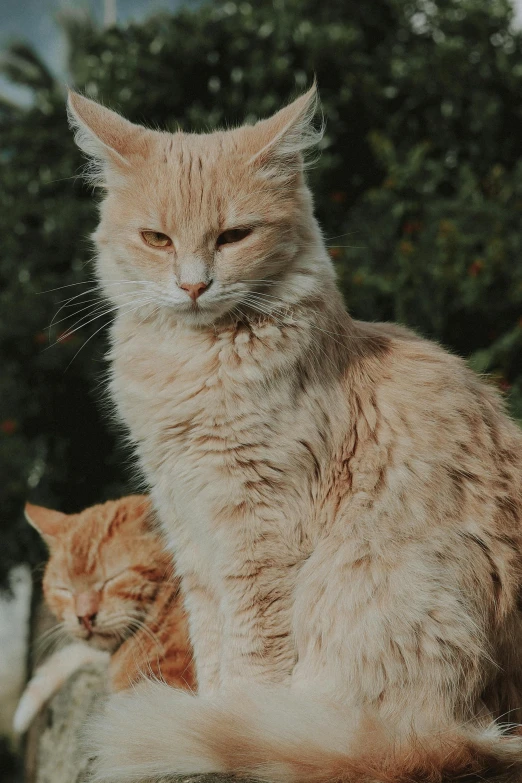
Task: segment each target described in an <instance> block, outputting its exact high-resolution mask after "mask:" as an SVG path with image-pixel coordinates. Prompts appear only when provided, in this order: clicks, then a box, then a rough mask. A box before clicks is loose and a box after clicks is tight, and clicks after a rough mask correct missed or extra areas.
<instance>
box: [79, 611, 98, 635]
mask: <svg viewBox="0 0 522 783" xmlns="http://www.w3.org/2000/svg"><path fill="white" fill-rule="evenodd" d="M78 623H79V624H80V625H83V626H84V627H85V630H86V631H89V632H91V631H92V629H93V626H94V625H95V623H96V613H95V614H84V615H83V616H81V617H78Z"/></svg>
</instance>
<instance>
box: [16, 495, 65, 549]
mask: <svg viewBox="0 0 522 783" xmlns="http://www.w3.org/2000/svg"><path fill="white" fill-rule="evenodd" d="M24 514H25V518H26V520H27V521H28V522H29V524H30V525H32V526H33V527H34V529H35V530H38V532H39V533H40V535H41V536H42V538H43V540H44V541H45V542H46V543H47V544H48V545H49V546H51V545H52V543H53V541H54V539H55V538H56V536H58V535H59V534H60V532H61V531H62V530H63V529H64V526H65V525H66V524H67V514H62V512H61V511H53V510H52V509H50V508H44V507H43V506H33V504H32V503H26V504H25V508H24Z"/></svg>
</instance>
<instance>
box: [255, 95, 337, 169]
mask: <svg viewBox="0 0 522 783" xmlns="http://www.w3.org/2000/svg"><path fill="white" fill-rule="evenodd" d="M318 103H319V97H318V94H317V85H316V83H315V81H314V83H313V85H312V86H311V87H310V89H309V90H308V92H305V93H304V95H301V96H300V97H299V98H297V99H296V100H295V101H293V102H292V103H290V104H289V105H288V106H285V107H284V109H280V111H278V112H277V113H276V114H274V115H273V116H272V117H269V118H268V119H267V120H261V121H260V122H258V123H257V124H256V125H255V126H254V128H253V129H252V130H253V133H254V134H255V137H256V142H257V144H258V145H259V147H260V149H259V150H258V151H257V152H255V153H254V155H253V156H252V158H251V159H250V162H257V163H258V164H259V163H260V164H261V165H270V164H272V165H278V166H279V167H290V168H291V169H293V170H294V171H295V169H296V167H297V168H299V169H301V168H302V167H303V164H304V159H303V156H304V153H306V152H307V150H309V149H310V148H312V147H315V146H316V145H317V144H319V142H320V141H321V139H322V137H323V133H324V125H321V126H320V127H319V128H316V127H314V125H313V119H314V116H315V113H316V111H317V106H318Z"/></svg>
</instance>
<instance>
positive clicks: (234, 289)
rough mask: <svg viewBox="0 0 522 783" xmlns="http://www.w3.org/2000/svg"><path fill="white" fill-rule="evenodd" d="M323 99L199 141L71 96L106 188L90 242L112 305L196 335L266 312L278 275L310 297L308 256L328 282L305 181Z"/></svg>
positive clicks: (81, 141)
mask: <svg viewBox="0 0 522 783" xmlns="http://www.w3.org/2000/svg"><path fill="white" fill-rule="evenodd" d="M316 101H317V96H316V90H315V86H314V87H312V89H310V90H309V91H308V92H307V93H306V94H304V95H302V96H301V97H300V98H298V99H297V100H296V101H294V102H293V103H291V104H290V105H289V106H287V107H285V108H283V109H281V110H280V111H279V112H278V113H277V114H275V115H274V116H272V117H270V118H269V119H266V120H261V121H259V122H257V123H256V124H255V125H251V126H243V127H240V128H237V129H234V130H227V131H218V132H214V133H208V134H194V133H182V132H177V133H167V132H159V131H153V130H147V129H145V128H143V127H141V126H138V125H134V124H132V123H130V122H128V121H127V120H125V119H123V118H122V117H120V116H119V115H118V114H116V113H114V112H113V111H110V110H109V109H106V108H104V107H103V106H100V105H99V104H97V103H95V102H94V101H91V100H89V99H87V98H84V97H82V96H80V95H78V94H76V93H71V94H70V97H69V116H70V120H71V124H72V126H73V127H74V128H75V130H76V141H77V143H78V145H79V146H80V148H81V149H82V150H83V151H84V152H86V154H87V155H88V156H89V157H90V158H91V161H92V172H93V179H94V180H95V181H96V182H97V184H100V185H101V186H102V187H103V188H104V189H105V190H106V196H105V198H104V200H103V202H102V205H101V222H100V225H99V228H98V230H97V231H96V234H95V241H96V244H97V247H98V251H99V255H98V274H99V277H100V279H101V282H102V286H103V288H104V291H105V293H106V295H107V296H108V297H109V298H110V299H111V300H112V301H113V303H114V304H116V305H121V306H122V311H125V309H127V310H128V311H129V312H130V311H131V310H132V309H133V307H135V306H138V305H139V303H140V302H141V305H140V306H141V307H142V308H145V312H146V310H147V308H148V310H149V312H152V311H153V310H157V311H160V312H161V313H162V314H172V315H173V316H174V317H175V319H176V320H177V321H179V320H183V321H184V322H186V323H187V324H189V325H190V326H198V325H206V324H211V323H214V322H215V321H216V320H218V319H219V318H220V317H222V316H223V315H224V314H226V313H230V312H232V311H233V309H234V308H239V311H238V310H236V312H243V311H245V310H250V309H254V310H256V309H257V310H259V311H263V310H269V309H271V308H272V307H273V306H275V305H276V304H277V303H276V302H275V300H276V299H277V298H278V297H279V295H280V292H279V290H278V289H277V287H274V286H277V284H278V281H280V280H281V278H287V280H286V283H287V284H286V287H285V294H287V295H288V294H289V289H292V287H293V289H295V290H292V291H291V292H290V296H293V297H294V299H299V298H300V297H302V296H306V295H307V294H309V293H311V292H313V288H314V286H315V285H316V284H317V281H316V280H314V279H313V275H310V270H308V269H304V268H302V264H303V261H302V259H303V250H305V249H307V248H308V249H313V251H314V253H315V259H314V261H315V264H319V265H321V264H323V266H324V267H325V270H324V272H326V277H327V278H328V279H329V277H331V269H330V266H329V262H328V260H327V257H326V255H325V253H324V252H323V251H322V249H321V248H322V246H321V243H320V237H319V234H318V230H317V226H316V223H315V220H314V217H313V213H312V205H311V198H310V194H309V191H308V189H307V187H306V184H305V182H304V177H303V157H302V156H303V152H304V151H305V150H306V149H307V148H309V147H311V146H312V145H313V144H315V143H316V142H317V141H318V139H319V138H320V132H317V131H316V130H314V128H313V126H312V124H311V121H312V118H313V115H314V111H315V106H316ZM299 265H301V268H299V269H295V267H298V266H299ZM292 273H295V274H294V275H293V277H292V283H291V285H290V286H289V285H288V277H289V275H291V274H292ZM265 281H267V282H265ZM287 301H288V300H287ZM278 304H279V305H280V304H281V302H280V301H279V302H278ZM140 315H141V313H140Z"/></svg>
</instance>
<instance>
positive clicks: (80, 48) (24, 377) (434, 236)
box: [0, 0, 522, 573]
mask: <svg viewBox="0 0 522 783" xmlns="http://www.w3.org/2000/svg"><path fill="white" fill-rule="evenodd" d="M511 20H512V10H511V7H510V5H509V3H508V2H507V0H489V1H488V3H484V0H437V2H433V1H432V0H373V2H372V3H360V2H358V0H328V1H327V0H324V2H322V3H318V2H317V1H316V0H255V2H254V0H252V2H246V1H242V2H230V1H229V2H222V1H220V2H213V3H212V4H203V5H201V6H199V5H198V6H197V7H196V8H195V9H193V10H186V9H185V10H181V11H179V12H178V13H176V14H175V15H172V16H158V17H155V18H153V19H150V20H149V21H146V22H145V23H142V24H130V25H128V26H125V27H111V28H109V29H98V28H96V26H95V25H94V24H93V23H92V22H90V21H89V20H87V19H86V18H85V17H82V16H78V15H74V16H70V15H69V16H65V17H62V24H63V27H64V32H65V34H66V35H67V37H68V40H69V47H70V58H69V60H70V74H71V77H70V81H71V83H72V84H74V85H75V86H76V87H77V88H78V89H80V90H83V91H85V93H86V94H87V95H89V96H91V97H94V98H97V99H100V100H102V101H104V102H106V103H107V104H109V105H111V106H112V107H114V108H116V109H119V110H121V111H122V112H123V113H124V114H125V115H126V116H127V117H129V118H130V119H132V120H134V121H136V122H144V123H145V124H148V125H150V126H154V127H155V126H160V127H166V128H171V129H174V128H176V127H178V126H180V127H182V128H187V129H189V128H190V129H193V130H206V129H208V128H213V127H215V126H217V125H220V124H224V123H229V124H234V123H239V122H241V121H243V120H244V119H245V118H246V119H247V120H248V121H252V120H254V119H255V118H257V117H260V116H264V115H267V114H268V113H270V112H272V111H273V110H275V109H276V108H277V107H278V106H280V105H281V103H282V102H284V101H286V100H287V99H289V98H290V97H291V96H292V95H293V94H295V93H296V92H297V91H299V90H301V89H303V88H304V87H305V86H306V84H307V83H309V81H310V79H311V77H312V75H313V74H314V73H315V74H316V75H317V78H318V81H319V85H320V88H321V96H322V101H323V106H324V112H325V116H326V119H327V133H326V136H325V140H324V145H323V151H322V156H321V158H320V160H319V161H318V163H317V164H316V166H315V168H314V169H313V170H312V171H311V173H310V177H311V180H312V185H313V187H314V191H315V194H316V203H317V211H318V215H319V218H320V220H321V221H322V224H323V226H324V229H325V235H326V236H327V238H328V243H329V245H330V252H331V255H332V257H333V258H334V259H335V261H336V264H337V266H338V269H339V275H340V280H341V284H342V286H343V290H344V292H345V295H346V299H347V302H348V304H349V307H350V309H351V311H352V313H353V314H354V315H356V316H360V317H364V318H369V319H375V320H377V319H396V320H399V321H403V322H405V323H407V324H409V325H411V326H413V327H415V328H418V329H419V330H420V331H421V332H423V333H424V334H426V335H427V336H429V337H432V338H435V339H438V340H441V341H442V342H443V343H444V344H446V345H447V346H449V347H450V348H452V349H454V350H455V351H458V352H460V353H462V354H463V355H466V356H469V357H470V361H471V363H472V365H473V366H474V367H475V368H476V369H478V370H479V371H481V372H489V373H492V374H493V378H494V379H495V381H496V382H497V383H498V384H499V385H500V386H501V388H503V389H505V390H506V391H507V392H509V399H510V402H511V405H512V409H513V411H514V412H515V413H516V414H517V415H518V416H520V417H522V361H521V360H522V326H521V324H522V322H521V316H522V264H521V261H520V258H521V250H522V247H521V242H522V181H521V174H522V169H521V165H522V164H520V163H519V160H520V158H521V153H522V104H521V99H520V95H522V57H521V54H522V35H521V34H520V33H518V32H514V31H513V30H512V27H511ZM3 69H4V71H5V72H6V73H8V74H9V76H10V77H11V78H12V79H13V80H15V81H18V82H19V83H21V84H24V85H29V86H30V87H31V88H32V90H33V91H34V96H35V100H34V105H33V106H32V107H31V108H29V109H20V108H18V107H16V106H13V105H9V104H7V103H5V104H4V105H3V106H2V107H0V137H1V146H0V172H1V178H2V189H1V193H0V234H1V236H2V253H1V255H0V285H1V290H0V307H1V312H2V322H1V324H0V351H1V355H2V373H1V375H0V399H1V411H0V471H1V473H2V476H3V482H2V488H1V492H2V503H1V509H2V511H1V514H2V543H3V546H2V548H1V549H0V572H4V573H5V570H6V568H7V566H8V565H10V564H11V563H13V562H16V561H19V560H25V559H29V560H31V561H33V562H34V560H35V559H36V558H38V557H39V551H38V548H37V543H36V541H35V538H34V537H33V536H32V535H31V532H30V531H29V530H28V529H26V526H25V525H24V524H23V523H22V522H21V513H20V512H21V507H22V504H23V501H24V499H25V497H26V496H27V494H28V492H32V493H33V499H35V500H36V502H38V501H40V502H46V503H49V504H54V505H56V506H58V507H60V508H62V509H63V510H65V511H70V510H74V509H77V508H79V507H81V506H83V505H85V504H87V503H91V502H95V501H97V500H99V499H102V498H104V497H106V496H108V495H110V494H114V493H116V492H119V491H123V490H124V488H125V487H126V486H128V475H127V476H126V473H125V471H126V468H125V465H126V464H127V462H128V459H127V456H125V454H124V452H123V451H122V450H120V451H117V449H116V445H115V437H114V433H111V431H110V427H109V426H108V423H109V422H108V418H107V416H104V415H103V414H102V412H101V410H102V407H101V405H100V401H101V399H102V398H101V392H100V390H99V389H100V381H101V379H102V378H103V374H104V363H103V358H102V357H103V354H104V350H105V347H106V346H105V336H104V334H105V332H104V330H103V329H101V331H99V332H97V330H98V329H100V327H101V326H102V324H103V323H105V322H106V321H108V320H109V319H110V315H109V314H108V313H107V314H105V315H103V316H101V317H100V319H98V320H96V321H93V322H92V323H86V325H85V326H84V328H83V329H80V330H79V331H77V332H75V333H74V334H69V333H68V330H71V331H72V329H71V327H72V324H73V323H74V319H69V320H66V321H63V322H62V321H61V319H62V318H63V317H64V316H65V315H66V314H68V313H71V312H72V311H73V309H74V308H73V307H72V305H73V304H74V302H72V303H71V307H69V306H66V307H65V308H64V309H62V310H61V311H60V312H59V314H58V315H57V317H56V322H55V326H54V327H53V328H52V329H51V330H50V335H51V341H52V342H53V343H55V344H54V345H52V347H50V348H48V347H47V340H48V338H47V332H46V326H47V325H48V324H49V323H50V321H51V318H52V317H53V314H54V313H55V312H56V311H57V309H58V308H59V307H60V306H61V304H60V301H61V300H63V299H64V298H66V297H67V296H75V295H76V292H77V291H78V293H80V292H81V294H83V297H82V296H79V297H78V299H77V300H76V303H77V304H78V303H79V302H81V301H83V298H85V299H86V300H87V299H90V298H94V297H95V295H96V294H95V291H94V290H92V289H93V288H94V285H93V284H91V281H92V277H93V273H92V268H91V267H90V263H89V259H90V255H91V253H92V248H91V247H90V245H89V242H88V240H87V237H88V235H89V232H90V231H91V230H92V228H93V226H94V223H95V208H94V205H93V204H92V199H91V195H90V194H89V192H88V191H87V189H86V188H85V186H84V185H83V184H82V183H81V181H80V180H79V179H77V178H75V176H74V175H75V174H76V173H78V171H79V168H80V166H81V163H82V161H81V158H80V155H79V153H78V152H77V150H76V149H75V148H74V145H73V142H72V138H71V135H70V133H69V131H68V130H67V128H66V121H65V112H64V97H63V94H62V90H61V89H60V87H59V86H58V85H56V84H55V83H54V82H53V79H52V77H51V76H50V74H49V72H48V70H47V69H46V67H45V65H44V64H43V63H41V62H40V61H39V60H38V58H37V57H36V56H35V55H34V53H33V52H32V51H31V50H30V49H27V47H25V46H23V45H18V46H15V47H11V49H10V50H9V51H8V52H7V53H6V58H5V59H4V65H3ZM67 286H70V287H69V288H68V287H67ZM68 292H73V293H72V294H71V293H68ZM85 312H88V311H84V313H85ZM100 312H104V311H103V310H100ZM81 315H82V313H80V314H79V316H77V318H78V317H80V316H81ZM88 320H89V319H88V318H85V321H86V322H87V321H88ZM80 324H81V321H80ZM77 325H79V324H77ZM60 335H61V337H62V339H61V340H59V341H58V342H57V343H56V340H57V338H59V337H60ZM79 349H81V350H80V351H79ZM78 351H79V352H78ZM122 465H123V468H122Z"/></svg>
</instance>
